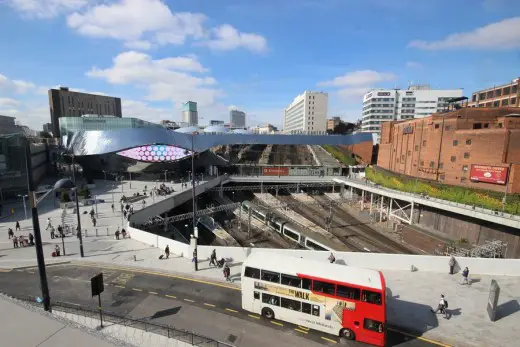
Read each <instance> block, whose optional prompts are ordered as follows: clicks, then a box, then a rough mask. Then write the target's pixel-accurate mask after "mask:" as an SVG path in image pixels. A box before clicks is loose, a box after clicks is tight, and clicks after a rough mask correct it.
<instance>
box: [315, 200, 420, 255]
mask: <svg viewBox="0 0 520 347" xmlns="http://www.w3.org/2000/svg"><path fill="white" fill-rule="evenodd" d="M312 197H313V198H314V199H315V200H316V201H318V202H320V203H323V205H322V207H323V208H326V209H328V208H329V205H328V203H329V202H330V199H329V198H327V197H325V196H323V195H314V196H312ZM332 212H333V224H332V225H331V231H332V229H334V224H336V227H341V228H347V229H348V230H349V231H351V232H354V233H356V234H357V235H358V237H359V238H360V239H361V240H362V242H364V243H367V244H369V245H372V246H371V247H373V248H374V250H377V251H379V252H381V253H400V254H413V252H412V251H411V250H410V249H408V247H406V246H404V245H402V244H401V243H399V241H397V240H395V239H392V238H390V237H387V236H385V235H383V234H381V233H379V232H377V231H376V230H374V229H372V228H370V227H369V226H368V225H366V224H365V223H363V222H361V221H360V220H358V219H357V218H355V217H354V216H352V215H351V214H350V213H348V212H347V211H345V210H344V209H343V208H342V207H341V206H340V205H335V206H332ZM338 224H340V225H338ZM369 249H370V250H371V251H372V250H373V249H372V248H370V246H369Z"/></svg>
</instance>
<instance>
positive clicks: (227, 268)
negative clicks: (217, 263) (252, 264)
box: [222, 264, 231, 282]
mask: <svg viewBox="0 0 520 347" xmlns="http://www.w3.org/2000/svg"><path fill="white" fill-rule="evenodd" d="M222 272H223V273H224V278H225V279H226V281H228V282H231V279H230V278H229V275H230V273H231V270H230V269H229V266H228V264H226V265H224V270H222Z"/></svg>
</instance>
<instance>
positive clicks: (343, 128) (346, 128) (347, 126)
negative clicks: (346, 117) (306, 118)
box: [327, 121, 356, 135]
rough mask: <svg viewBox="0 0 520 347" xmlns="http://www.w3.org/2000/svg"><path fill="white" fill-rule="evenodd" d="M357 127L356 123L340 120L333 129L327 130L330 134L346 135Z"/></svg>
mask: <svg viewBox="0 0 520 347" xmlns="http://www.w3.org/2000/svg"><path fill="white" fill-rule="evenodd" d="M355 128H356V125H355V124H354V123H348V122H343V121H342V122H340V123H339V124H338V125H336V126H335V127H334V129H333V130H327V132H328V133H329V134H334V135H346V134H350V133H352V132H353V131H354V130H355Z"/></svg>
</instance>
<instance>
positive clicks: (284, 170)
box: [264, 167, 289, 176]
mask: <svg viewBox="0 0 520 347" xmlns="http://www.w3.org/2000/svg"><path fill="white" fill-rule="evenodd" d="M264 176H289V168H288V167H264Z"/></svg>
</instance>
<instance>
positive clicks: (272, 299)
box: [262, 293, 280, 306]
mask: <svg viewBox="0 0 520 347" xmlns="http://www.w3.org/2000/svg"><path fill="white" fill-rule="evenodd" d="M262 302H263V303H264V304H269V305H274V306H280V297H278V296H276V295H270V294H266V293H262Z"/></svg>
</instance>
